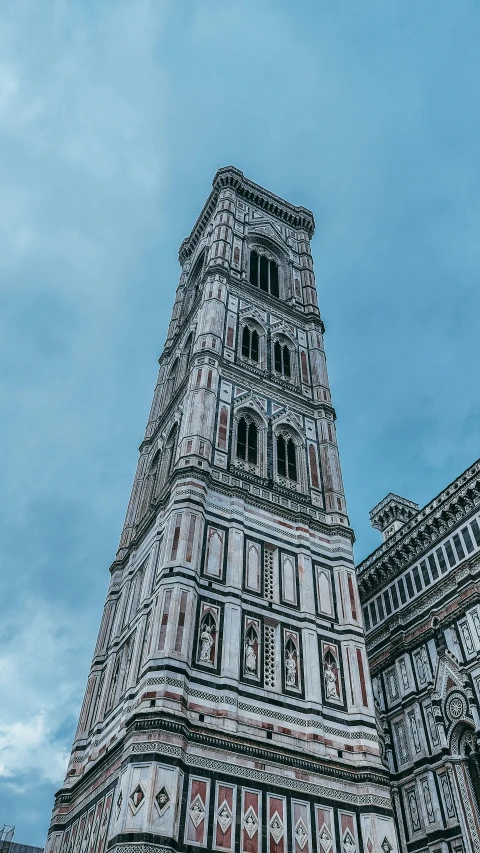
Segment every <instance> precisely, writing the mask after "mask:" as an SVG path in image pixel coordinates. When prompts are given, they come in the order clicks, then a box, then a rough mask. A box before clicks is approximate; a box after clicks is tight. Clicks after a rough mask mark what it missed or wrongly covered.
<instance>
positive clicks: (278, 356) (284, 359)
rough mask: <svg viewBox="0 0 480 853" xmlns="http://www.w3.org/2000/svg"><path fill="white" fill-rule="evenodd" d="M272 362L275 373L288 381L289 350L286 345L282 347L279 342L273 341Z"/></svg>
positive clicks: (289, 370)
mask: <svg viewBox="0 0 480 853" xmlns="http://www.w3.org/2000/svg"><path fill="white" fill-rule="evenodd" d="M273 361H274V365H275V370H276V371H277V373H282V374H283V376H285V377H286V378H287V379H290V376H291V368H290V350H289V348H288V347H287V345H286V344H284V345H283V346H282V344H281V343H280V342H279V341H275V345H274V347H273Z"/></svg>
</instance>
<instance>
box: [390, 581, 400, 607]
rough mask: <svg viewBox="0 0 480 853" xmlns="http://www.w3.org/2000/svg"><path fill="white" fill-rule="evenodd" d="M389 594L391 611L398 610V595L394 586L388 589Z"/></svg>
mask: <svg viewBox="0 0 480 853" xmlns="http://www.w3.org/2000/svg"><path fill="white" fill-rule="evenodd" d="M390 592H391V595H392V602H393V609H394V610H398V603H399V602H398V595H397V587H396V586H391V587H390Z"/></svg>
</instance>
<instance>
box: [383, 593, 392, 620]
mask: <svg viewBox="0 0 480 853" xmlns="http://www.w3.org/2000/svg"><path fill="white" fill-rule="evenodd" d="M383 601H384V604H385V612H386V614H387V616H390V613H391V612H392V605H391V604H390V596H389V594H388V589H387V590H386V591H385V592H384V593H383Z"/></svg>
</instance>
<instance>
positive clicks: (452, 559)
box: [445, 542, 457, 566]
mask: <svg viewBox="0 0 480 853" xmlns="http://www.w3.org/2000/svg"><path fill="white" fill-rule="evenodd" d="M445 551H446V552H447V559H448V562H449V563H450V565H451V566H454V565H455V563H456V562H457V561H456V559H455V554H454V553H453V548H452V546H451V544H450V542H445Z"/></svg>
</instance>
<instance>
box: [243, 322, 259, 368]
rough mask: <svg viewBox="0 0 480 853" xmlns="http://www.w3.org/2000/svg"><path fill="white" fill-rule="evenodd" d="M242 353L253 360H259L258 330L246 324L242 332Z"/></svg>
mask: <svg viewBox="0 0 480 853" xmlns="http://www.w3.org/2000/svg"><path fill="white" fill-rule="evenodd" d="M242 355H243V357H244V358H249V359H250V360H251V361H258V332H257V331H256V329H253V331H252V330H250V329H249V328H248V326H244V328H243V333H242Z"/></svg>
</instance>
